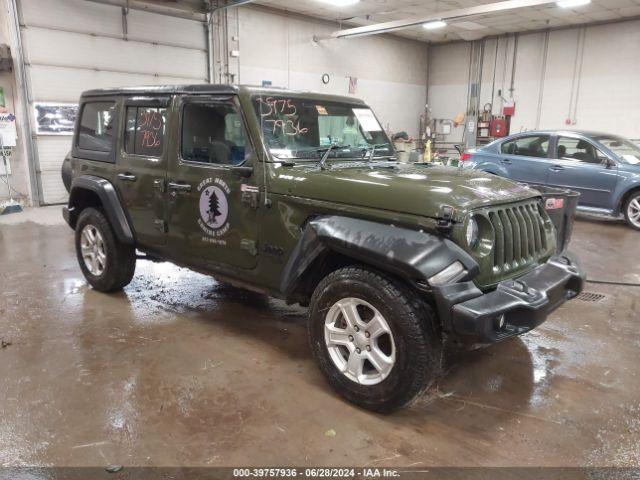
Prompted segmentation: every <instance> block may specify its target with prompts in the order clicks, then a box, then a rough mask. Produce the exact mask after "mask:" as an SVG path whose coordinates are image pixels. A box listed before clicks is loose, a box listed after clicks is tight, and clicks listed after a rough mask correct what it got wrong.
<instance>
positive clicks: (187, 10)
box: [89, 0, 640, 43]
mask: <svg viewBox="0 0 640 480" xmlns="http://www.w3.org/2000/svg"><path fill="white" fill-rule="evenodd" d="M89 1H93V2H99V3H107V4H111V5H122V6H126V5H128V6H130V7H131V8H141V9H144V10H147V9H149V10H150V11H156V12H158V13H166V14H169V15H178V16H185V17H187V18H194V19H199V20H202V19H203V18H204V13H205V12H206V11H207V9H208V6H209V5H212V6H213V7H214V8H215V7H223V6H233V5H240V6H242V5H246V4H254V5H263V6H266V7H270V8H272V9H276V10H284V11H289V12H292V13H297V14H301V15H306V16H310V17H315V18H320V19H324V20H329V21H332V22H337V25H339V26H341V27H342V28H345V29H347V28H352V27H358V26H365V25H373V24H379V23H384V22H391V21H397V20H407V19H416V18H420V17H425V16H429V15H436V16H437V15H438V14H443V16H444V15H445V14H446V12H450V11H453V10H459V9H466V8H470V7H477V6H483V5H484V6H486V5H489V4H493V3H495V2H497V1H498V0H360V1H359V2H357V3H355V4H353V5H349V6H342V7H336V6H334V5H331V2H330V0H304V1H302V0H211V1H209V0H89ZM151 9H153V10H151ZM634 17H640V0H592V1H591V3H590V4H588V5H583V6H580V7H574V8H560V7H558V6H557V5H556V4H555V3H548V4H546V5H541V6H535V7H524V8H517V9H514V10H508V11H503V12H498V13H496V12H493V13H484V14H479V15H473V16H469V17H465V18H457V19H455V20H449V21H448V25H447V26H446V27H444V28H441V29H437V30H425V29H424V28H422V26H413V27H407V28H403V29H401V30H396V31H394V32H393V34H394V35H399V36H403V37H407V38H412V39H415V40H420V41H423V42H434V43H438V42H449V41H456V40H477V39H480V38H483V37H487V36H492V35H500V34H504V33H513V32H526V31H536V30H544V29H547V28H562V27H569V26H572V25H585V24H593V23H599V22H609V21H617V20H623V19H625V18H634Z"/></svg>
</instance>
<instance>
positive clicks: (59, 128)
mask: <svg viewBox="0 0 640 480" xmlns="http://www.w3.org/2000/svg"><path fill="white" fill-rule="evenodd" d="M34 111H35V118H36V133H37V134H38V135H73V129H74V126H75V123H76V116H77V115H78V104H76V103H43V102H37V103H35V104H34Z"/></svg>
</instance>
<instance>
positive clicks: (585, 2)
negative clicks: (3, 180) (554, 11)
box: [556, 0, 591, 8]
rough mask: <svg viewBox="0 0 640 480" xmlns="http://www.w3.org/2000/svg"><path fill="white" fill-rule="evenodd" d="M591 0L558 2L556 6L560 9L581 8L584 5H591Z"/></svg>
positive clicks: (562, 0) (563, 0)
mask: <svg viewBox="0 0 640 480" xmlns="http://www.w3.org/2000/svg"><path fill="white" fill-rule="evenodd" d="M590 3H591V0H558V1H557V2H556V4H558V6H559V7H560V8H573V7H581V6H583V5H589V4H590Z"/></svg>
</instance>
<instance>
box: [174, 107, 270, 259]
mask: <svg viewBox="0 0 640 480" xmlns="http://www.w3.org/2000/svg"><path fill="white" fill-rule="evenodd" d="M176 103H177V107H176V108H177V111H179V112H180V124H179V131H180V136H181V138H180V141H179V142H175V143H176V144H179V148H177V149H176V151H175V154H172V159H171V164H170V167H169V176H168V182H167V188H168V194H169V196H168V202H167V205H168V215H169V216H168V222H169V244H168V246H169V250H170V251H172V252H176V255H178V256H181V257H183V258H184V259H185V260H186V261H187V262H188V263H191V264H197V265H202V266H205V267H207V266H211V267H213V268H215V267H217V266H221V267H224V266H231V267H239V268H244V269H251V268H253V267H255V265H256V263H257V254H258V246H257V241H258V227H257V207H258V203H257V199H258V185H257V184H256V178H255V175H253V174H252V167H253V165H254V162H255V160H256V158H255V153H254V152H255V149H254V148H253V146H252V144H251V141H250V139H249V137H248V135H247V133H246V132H247V129H246V124H245V121H244V118H243V116H242V111H241V109H240V108H239V105H238V103H237V99H236V98H235V97H234V96H212V97H208V96H207V97H203V96H194V97H183V98H181V99H178V100H176Z"/></svg>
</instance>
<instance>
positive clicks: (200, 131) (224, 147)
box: [182, 103, 247, 165]
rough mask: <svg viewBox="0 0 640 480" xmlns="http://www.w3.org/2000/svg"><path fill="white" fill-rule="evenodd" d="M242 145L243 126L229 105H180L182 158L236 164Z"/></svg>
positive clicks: (242, 148)
mask: <svg viewBox="0 0 640 480" xmlns="http://www.w3.org/2000/svg"><path fill="white" fill-rule="evenodd" d="M246 144H247V142H246V133H245V131H244V125H243V124H242V120H241V118H240V115H239V114H238V111H237V110H236V108H235V107H234V106H233V105H230V104H202V103H189V104H187V105H185V106H184V109H183V112H182V158H183V159H184V160H188V161H191V162H201V163H211V164H219V165H238V164H240V163H242V162H243V161H244V158H245V149H246Z"/></svg>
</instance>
